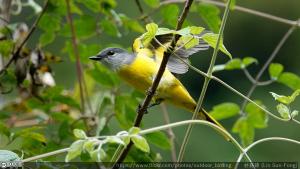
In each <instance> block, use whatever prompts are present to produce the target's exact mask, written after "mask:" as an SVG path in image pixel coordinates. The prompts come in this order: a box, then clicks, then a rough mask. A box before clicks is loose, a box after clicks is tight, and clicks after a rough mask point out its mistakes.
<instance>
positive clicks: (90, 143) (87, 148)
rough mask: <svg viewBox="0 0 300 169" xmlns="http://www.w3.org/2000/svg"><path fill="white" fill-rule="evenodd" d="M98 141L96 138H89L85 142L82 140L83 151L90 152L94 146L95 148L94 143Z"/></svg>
mask: <svg viewBox="0 0 300 169" xmlns="http://www.w3.org/2000/svg"><path fill="white" fill-rule="evenodd" d="M97 143H98V140H97V139H90V140H87V141H86V142H84V144H83V149H84V150H85V151H87V152H88V153H92V152H93V150H94V148H95V145H96V144H97Z"/></svg>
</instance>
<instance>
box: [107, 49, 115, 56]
mask: <svg viewBox="0 0 300 169" xmlns="http://www.w3.org/2000/svg"><path fill="white" fill-rule="evenodd" d="M114 54H115V52H114V51H112V50H110V51H108V52H107V55H114Z"/></svg>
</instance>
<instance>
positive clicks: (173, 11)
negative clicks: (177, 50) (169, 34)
mask: <svg viewBox="0 0 300 169" xmlns="http://www.w3.org/2000/svg"><path fill="white" fill-rule="evenodd" d="M160 13H161V15H162V16H163V19H164V20H165V21H166V22H167V23H168V24H169V25H171V26H174V24H176V22H177V17H178V14H179V8H178V6H177V5H175V4H171V5H167V6H164V7H163V8H161V9H160Z"/></svg>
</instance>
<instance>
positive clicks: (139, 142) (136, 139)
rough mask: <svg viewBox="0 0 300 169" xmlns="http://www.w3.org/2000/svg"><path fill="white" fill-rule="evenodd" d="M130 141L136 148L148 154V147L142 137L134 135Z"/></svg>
mask: <svg viewBox="0 0 300 169" xmlns="http://www.w3.org/2000/svg"><path fill="white" fill-rule="evenodd" d="M130 139H131V140H132V142H133V144H134V145H135V147H136V148H138V149H140V150H141V151H143V152H146V153H149V152H150V147H149V145H148V143H147V140H146V139H145V138H144V137H142V136H140V135H137V134H136V135H132V136H131V137H130Z"/></svg>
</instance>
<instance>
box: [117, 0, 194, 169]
mask: <svg viewBox="0 0 300 169" xmlns="http://www.w3.org/2000/svg"><path fill="white" fill-rule="evenodd" d="M192 3H193V0H187V1H186V3H185V6H184V9H183V11H182V13H181V15H180V17H179V19H178V22H177V25H176V30H179V29H181V27H182V24H183V22H184V20H185V18H186V17H187V14H188V12H189V9H190V7H191V5H192ZM178 39H179V36H178V35H174V36H173V38H172V42H171V45H170V49H171V50H167V51H165V52H164V57H163V59H162V61H161V64H160V67H159V70H158V72H157V74H156V76H155V78H154V81H153V83H152V86H151V87H150V89H149V90H148V92H147V95H146V98H145V99H144V101H143V104H142V105H141V106H140V107H139V109H138V112H137V116H136V119H135V122H134V126H135V127H139V126H140V124H141V121H142V119H143V116H144V113H145V112H146V111H147V108H148V105H149V104H150V102H151V100H152V98H153V96H154V94H155V91H156V89H157V87H158V84H159V82H160V79H161V77H162V76H163V73H164V71H165V68H166V66H167V63H168V60H169V57H170V56H171V54H172V51H173V49H174V47H175V46H176V42H177V40H178ZM132 145H133V143H132V142H130V143H129V144H128V145H127V147H126V148H125V149H124V150H123V152H122V153H121V155H120V156H119V159H118V160H117V161H116V163H120V162H122V161H123V160H124V159H125V157H126V156H127V154H128V152H129V150H130V148H131V147H132ZM113 168H118V166H116V165H114V166H113Z"/></svg>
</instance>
